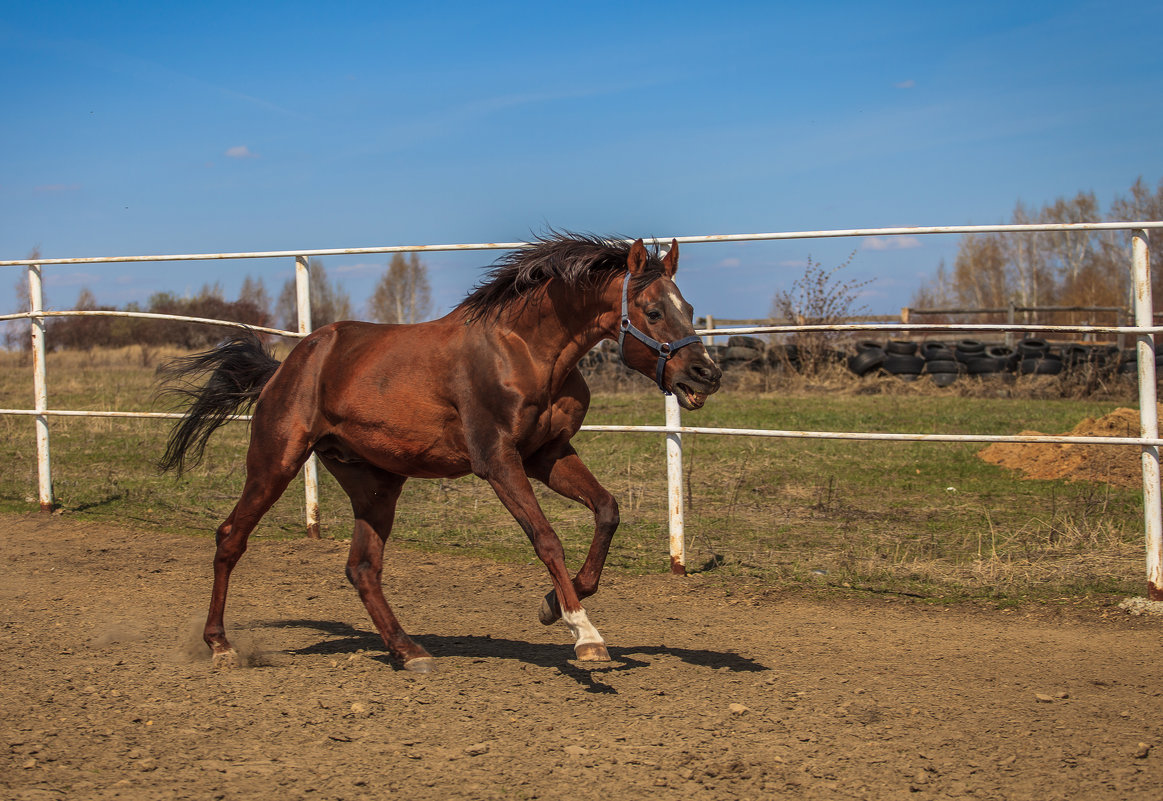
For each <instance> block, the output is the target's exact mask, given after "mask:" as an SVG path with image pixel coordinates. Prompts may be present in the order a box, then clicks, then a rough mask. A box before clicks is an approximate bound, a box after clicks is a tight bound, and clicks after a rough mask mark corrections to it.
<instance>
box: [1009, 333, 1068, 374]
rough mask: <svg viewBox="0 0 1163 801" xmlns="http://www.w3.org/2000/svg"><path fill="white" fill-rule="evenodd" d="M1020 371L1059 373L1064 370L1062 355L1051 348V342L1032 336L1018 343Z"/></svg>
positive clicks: (1021, 372) (1025, 372)
mask: <svg viewBox="0 0 1163 801" xmlns="http://www.w3.org/2000/svg"><path fill="white" fill-rule="evenodd" d="M1018 372H1019V373H1020V374H1021V375H1058V374H1059V373H1061V372H1062V355H1061V354H1060V353H1058V352H1056V351H1053V350H1051V348H1050V343H1048V342H1047V341H1046V340H1044V339H1038V338H1036V337H1032V338H1029V339H1023V340H1022V341H1021V342H1019V343H1018Z"/></svg>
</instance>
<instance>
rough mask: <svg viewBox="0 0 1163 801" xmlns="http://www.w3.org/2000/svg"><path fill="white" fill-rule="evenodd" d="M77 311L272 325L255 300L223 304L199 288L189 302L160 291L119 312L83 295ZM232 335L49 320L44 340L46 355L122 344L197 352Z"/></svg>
mask: <svg viewBox="0 0 1163 801" xmlns="http://www.w3.org/2000/svg"><path fill="white" fill-rule="evenodd" d="M76 308H77V310H78V311H128V312H152V313H154V314H176V315H181V316H183V317H205V318H208V319H212V320H230V321H232V322H236V323H246V324H247V325H261V326H268V325H270V313H269V311H268V310H267V309H265V308H262V307H261V306H260V305H259V304H257V303H256V302H255V301H254V300H253V299H246V298H241V297H240V298H239V299H238V300H226V299H225V298H224V297H223V296H222V292H221V289H220V288H218V287H211V286H207V287H203V288H202V291H201V292H199V293H198V294H197V295H195V296H193V297H178V296H177V295H174V294H173V293H172V292H158V293H157V294H155V295H153V296H151V297H150V299H149V301H148V302H147V303H146V304H145V305H144V306H142V305H140V304H137V303H130V304H128V305H127V306H125V307H124V308H121V309H118V308H117V307H115V306H102V305H99V304H98V303H97V302H96V299H95V298H94V297H93V295H92V293H91V292H89V291H88V290H83V291H82V292H81V296H80V298H79V299H78V302H77V307H76ZM234 330H236V329H231V328H229V327H226V326H210V325H204V324H202V323H189V322H181V321H177V320H146V319H141V318H139V317H106V316H85V317H50V318H49V319H48V321H47V336H46V339H45V341H46V345H47V347H48V348H49V349H50V350H61V349H64V350H88V349H90V348H95V347H101V348H105V347H110V348H118V347H123V346H126V345H174V346H177V347H179V348H188V349H199V348H208V347H211V346H213V345H214V344H216V343H217V342H220V341H221V340H222V339H224V338H225V337H226V336H228V335H230V334H231V333H232V332H233V331H234Z"/></svg>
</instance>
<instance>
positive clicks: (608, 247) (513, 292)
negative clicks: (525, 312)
mask: <svg viewBox="0 0 1163 801" xmlns="http://www.w3.org/2000/svg"><path fill="white" fill-rule="evenodd" d="M630 246H631V242H628V241H626V240H625V239H620V238H612V237H602V236H595V235H593V234H575V233H571V232H568V231H567V232H558V231H550V233H549V234H547V235H543V236H538V237H536V238H535V239H534V240H533V243H532V245H531V246H530V247H527V248H522V249H520V250H514V251H512V252H511V253H508V254H506V255H504V256H502V257H501V258H499V259H497V261H495V262H494V263H493V267H492V269H490V270H489V273H488V275H487V276H486V277H485V280H483V281H481V282H480V283H479V284H477V285H476V286H475V287H473V289H472V290H471V291H470V292H469V294H468V296H467V297H465V299H464V300H463V301H461V303H460V305H459V306H458V307H457V308H459V309H462V310H464V311H465V312H467V317H468V319H469V320H481V319H487V318H490V317H492V318H495V317H497V316H499V315H500V314H501V313H502V312H503V311H505V310H506V309H508V308H509V307H510V306H512V305H513V304H517V303H522V304H523V303H528V302H529V301H530V299H531V298H532V297H533V295H534V294H535V293H536V292H537V290H539V289H541V288H542V287H544V286H545V285H546V284H548V283H549V282H550V281H552V280H555V279H557V280H560V281H562V282H564V283H565V285H566V286H567V287H568V288H569V289H571V290H576V291H579V292H584V291H586V290H591V289H596V288H597V287H599V286H601V285H602V284H603V283H605V282H606V281H607V280H609V279H610V278H611V277H612V276H613V275H616V274H618V273H624V272H625V271H626V259H627V257H628V256H629V255H630ZM660 275H662V260H661V259H660V258H659V256H658V247H657V246H655V247H653V248H649V249H648V250H647V260H646V268H645V269H644V270H643V271H642V274H641V275H639V276H638V277H637V278H635V280H634V282H633V283H634V285H635V291H641V290H642V289H643V288H644V287H645V286H647V285H649V284H650V283H652V282H653V281H654V280H655V279H656V278H658V277H659V276H660Z"/></svg>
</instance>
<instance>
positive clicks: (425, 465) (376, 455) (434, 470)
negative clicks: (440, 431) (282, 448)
mask: <svg viewBox="0 0 1163 801" xmlns="http://www.w3.org/2000/svg"><path fill="white" fill-rule="evenodd" d="M315 451H316V452H317V453H318V454H319V455H320V456H321V457H323V458H327V459H334V460H335V461H338V462H344V463H347V464H359V463H365V464H371V465H374V466H376V467H378V468H380V469H382V470H387V471H388V472H389V473H396V474H397V475H401V476H409V477H412V478H454V477H456V476H463V475H466V474H468V473H470V472H471V468H470V465H469V460H468V458H467V457H466V456H465V454H464V453H463V451H462V450H460V449H458V448H457V447H455V445H453V444H451V443H448V442H446V441H444V439H443V438H422V437H409V436H401V435H399V434H398V433H397V434H395V435H393V436H383V434H382V433H381V432H378V431H364V432H356V433H354V434H348V435H346V436H339V435H329V436H327V437H324V438H323V439H321V440H320V441H319V442H318V443H317V444H316V446H315Z"/></svg>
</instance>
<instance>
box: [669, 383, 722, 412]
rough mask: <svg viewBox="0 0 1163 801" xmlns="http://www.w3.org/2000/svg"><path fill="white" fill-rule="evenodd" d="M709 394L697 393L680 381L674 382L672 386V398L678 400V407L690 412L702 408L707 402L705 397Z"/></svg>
mask: <svg viewBox="0 0 1163 801" xmlns="http://www.w3.org/2000/svg"><path fill="white" fill-rule="evenodd" d="M712 391H713V390H712ZM710 394H711V393H710V392H699V391H697V390H695V389H693V388H692V387H690V386H689V385H688V384H685V383H683V382H681V381H678V382H675V385H674V397H675V398H676V399H677V400H678V405H679V406H681V407H682V408H684V409H689V410H690V411H694V410H695V409H701V408H703V404H704V403H706V402H707V397H708V396H709V395H710Z"/></svg>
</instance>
